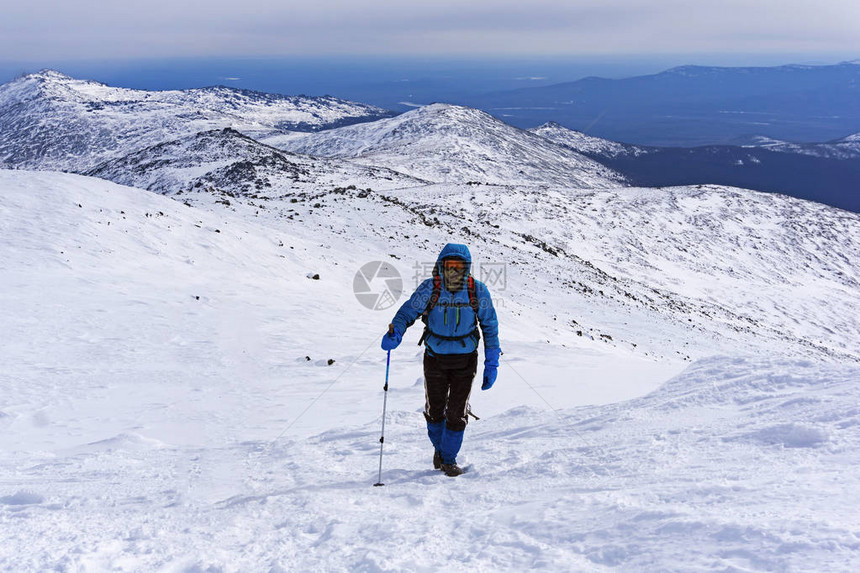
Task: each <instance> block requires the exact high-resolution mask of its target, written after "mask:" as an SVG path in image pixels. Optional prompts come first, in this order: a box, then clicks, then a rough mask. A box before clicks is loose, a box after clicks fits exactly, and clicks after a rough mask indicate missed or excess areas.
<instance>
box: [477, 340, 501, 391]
mask: <svg viewBox="0 0 860 573" xmlns="http://www.w3.org/2000/svg"><path fill="white" fill-rule="evenodd" d="M501 354H502V349H501V348H485V349H484V383H483V384H481V390H489V389H490V388H492V387H493V384H495V383H496V376H498V368H499V356H501Z"/></svg>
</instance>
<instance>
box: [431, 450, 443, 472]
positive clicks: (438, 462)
mask: <svg viewBox="0 0 860 573" xmlns="http://www.w3.org/2000/svg"><path fill="white" fill-rule="evenodd" d="M433 469H437V470H440V469H442V452H440V451H439V450H436V451H435V452H433Z"/></svg>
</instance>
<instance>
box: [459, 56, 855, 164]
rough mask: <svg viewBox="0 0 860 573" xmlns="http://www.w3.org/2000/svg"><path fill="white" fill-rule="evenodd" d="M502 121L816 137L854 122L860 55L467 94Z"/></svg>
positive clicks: (732, 140) (614, 132) (592, 130)
mask: <svg viewBox="0 0 860 573" xmlns="http://www.w3.org/2000/svg"><path fill="white" fill-rule="evenodd" d="M458 103H463V104H465V105H469V106H472V107H476V108H479V109H483V110H484V111H487V112H489V113H491V114H492V115H494V116H496V117H498V118H500V119H502V120H504V121H505V122H507V123H509V124H511V125H515V126H518V127H523V128H531V127H536V126H538V125H541V124H543V123H546V122H549V121H555V122H557V123H559V124H561V125H564V126H565V127H568V128H571V129H576V130H578V131H583V132H586V133H589V134H591V135H596V136H599V137H603V138H606V139H611V140H615V141H625V142H629V143H636V144H642V145H653V146H676V147H692V146H700V145H714V144H726V145H744V144H748V143H752V142H754V141H755V140H756V138H758V137H760V136H766V137H769V138H773V139H778V140H786V141H795V142H821V141H832V140H837V139H840V138H844V137H845V136H847V135H850V134H852V133H857V132H860V61H854V62H845V63H842V64H838V65H830V66H796V65H791V66H780V67H759V68H756V67H746V68H743V67H740V68H721V67H701V66H684V67H679V68H674V69H671V70H668V71H665V72H662V73H659V74H654V75H648V76H639V77H633V78H626V79H604V78H595V77H592V78H585V79H581V80H578V81H575V82H568V83H561V84H556V85H552V86H546V87H538V88H526V89H520V90H515V91H506V92H499V93H491V94H486V95H483V96H476V97H470V98H463V99H462V100H459V102H458Z"/></svg>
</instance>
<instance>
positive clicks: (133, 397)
mask: <svg viewBox="0 0 860 573" xmlns="http://www.w3.org/2000/svg"><path fill="white" fill-rule="evenodd" d="M446 190H447V191H446ZM183 198H184V199H189V203H191V205H192V206H191V207H187V206H185V205H183V204H182V203H180V202H178V201H174V200H171V199H169V198H166V197H163V196H159V195H157V194H154V193H148V192H145V191H140V190H135V189H130V188H125V187H120V186H117V185H115V184H112V183H109V182H106V181H102V180H99V179H95V178H88V177H81V176H73V175H67V174H55V173H28V172H23V171H15V172H10V171H0V234H2V235H3V237H4V240H3V241H2V242H0V329H2V331H3V332H4V336H5V339H4V340H5V342H4V344H2V345H0V361H2V363H3V364H4V368H3V369H2V371H0V390H2V391H0V430H2V431H0V569H4V570H15V571H22V570H23V571H41V570H84V569H86V570H94V571H109V570H110V571H140V570H147V571H151V570H155V571H158V570H162V571H207V570H208V571H258V570H263V571H317V570H327V571H344V572H346V571H362V570H366V571H386V570H392V571H407V570H448V569H473V570H476V571H482V570H487V571H490V570H492V571H511V572H514V571H517V572H519V571H525V570H538V571H552V572H556V571H579V570H582V571H611V570H630V571H681V570H698V571H743V570H756V571H759V570H761V571H764V570H771V571H775V570H778V571H853V570H855V569H857V568H858V567H860V545H858V542H857V531H856V516H855V514H854V512H853V510H852V509H851V508H854V507H856V506H857V504H858V501H860V500H858V494H857V492H858V491H860V487H858V486H860V476H858V474H857V472H856V471H855V468H856V467H857V466H858V463H860V457H858V452H860V417H858V416H860V414H858V409H857V402H858V399H860V393H858V392H860V391H858V388H860V367H858V366H857V363H856V361H852V360H851V356H852V355H855V356H856V349H857V348H858V344H857V336H858V334H857V333H858V330H860V329H857V328H856V324H854V323H853V322H851V321H853V320H854V319H853V318H851V317H850V316H846V317H843V320H845V321H846V322H845V323H844V324H842V325H838V324H837V323H833V324H832V325H831V332H830V333H829V334H828V336H829V337H830V338H829V339H826V340H825V341H824V344H819V343H814V344H810V345H804V344H802V343H800V342H798V340H797V336H798V333H797V332H796V331H799V330H805V329H806V328H807V327H808V328H809V329H811V331H812V332H813V333H814V335H815V336H819V335H823V334H822V332H821V331H822V330H823V329H821V328H820V327H819V325H818V323H817V322H816V321H818V322H819V323H823V322H825V321H829V320H831V319H832V315H835V314H836V313H837V312H842V313H844V314H849V305H851V304H854V308H856V303H852V302H851V301H853V300H855V298H856V297H857V296H858V295H857V290H858V289H857V288H856V282H851V281H856V271H854V269H855V268H857V266H858V265H857V264H856V261H857V260H858V254H857V250H856V245H857V233H858V228H860V223H858V220H857V217H855V216H852V215H851V214H845V213H844V212H842V211H838V210H834V209H828V208H826V207H822V206H818V205H814V204H809V203H804V202H801V201H795V200H792V199H788V198H784V197H779V196H772V195H760V194H754V193H749V192H746V191H742V190H732V189H723V188H704V189H692V188H684V189H671V190H663V191H657V190H639V189H620V190H616V191H594V192H576V193H572V192H570V191H566V190H563V189H562V190H559V189H556V190H549V191H545V192H542V191H535V190H534V189H519V190H517V189H516V188H506V187H493V186H449V187H445V186H431V187H427V188H423V189H422V188H413V189H410V190H408V192H407V191H406V190H404V191H402V194H401V195H399V196H397V197H395V196H393V195H388V194H381V193H378V192H367V191H364V192H362V191H361V190H342V191H341V192H340V193H335V192H332V193H324V194H321V195H320V196H319V197H316V198H314V199H313V201H315V203H314V204H313V206H312V205H311V204H310V200H308V201H304V200H299V201H298V202H297V203H290V205H292V206H293V208H294V209H295V212H294V214H293V215H294V218H292V219H290V218H285V217H283V216H281V214H279V213H272V214H270V215H269V216H267V217H263V216H260V217H255V216H254V211H253V210H252V209H254V208H253V206H251V205H250V204H249V203H250V202H246V201H245V198H242V197H239V198H237V200H236V201H234V202H233V204H232V205H231V206H229V207H227V206H225V205H223V204H215V203H214V200H212V196H211V195H209V194H206V193H203V192H199V191H192V192H188V193H186V194H184V196H183ZM431 199H432V201H431ZM491 200H492V202H491ZM207 201H209V202H207ZM515 207H516V208H515ZM565 207H567V211H565ZM431 209H434V210H435V211H432V212H431ZM553 210H554V211H555V212H556V216H555V218H552V219H550V218H549V216H548V215H547V213H550V212H552V211H553ZM272 211H275V210H274V209H272ZM504 213H510V215H509V217H510V218H509V219H506V218H504ZM561 213H563V215H559V214H561ZM636 213H639V215H638V217H639V219H638V220H637V219H636V216H635V214H636ZM562 223H563V224H562ZM419 225H420V226H419ZM494 225H498V226H499V227H498V228H496V227H495V226H494ZM463 226H468V227H469V228H470V231H469V232H466V231H464V230H462V227H463ZM634 229H639V233H638V235H637V236H632V233H633V230H634ZM341 233H343V234H341ZM446 240H464V241H467V242H469V243H470V245H471V246H472V248H473V252H474V253H475V255H476V258H477V259H478V260H477V261H476V263H478V265H480V263H482V262H488V261H489V262H497V263H498V262H505V263H507V264H508V268H509V271H510V272H509V273H508V274H507V276H506V279H507V284H506V285H504V284H501V283H498V282H496V283H494V284H493V285H492V286H491V288H492V289H493V293H494V295H495V300H496V305H497V308H498V311H499V314H500V322H501V325H502V332H501V334H502V341H503V345H504V349H505V355H504V356H503V357H502V365H501V369H500V377H499V381H498V382H497V384H496V386H495V387H494V388H493V389H492V390H491V391H489V392H480V391H477V390H476V392H475V393H473V396H472V400H471V403H472V406H473V409H474V410H475V411H476V412H477V413H478V414H479V415H480V416H481V420H479V421H474V422H472V423H471V424H470V426H469V428H468V429H467V438H466V442H465V445H464V449H463V452H462V453H461V456H460V458H461V463H462V464H463V465H465V466H466V467H467V468H468V471H467V473H466V474H465V475H463V476H461V477H460V478H456V479H450V478H446V477H445V476H443V475H442V474H441V473H439V472H436V471H434V470H432V468H431V464H430V458H431V455H432V451H430V447H429V445H428V443H427V440H426V436H425V434H424V431H423V429H422V428H423V424H424V419H423V416H422V415H421V413H420V410H421V408H422V406H423V401H424V392H423V387H422V380H421V352H420V349H419V348H417V347H415V346H414V342H415V340H417V338H418V332H415V331H416V330H417V328H414V329H411V330H410V332H409V333H408V336H407V338H406V340H405V341H404V343H403V345H402V346H401V347H400V348H398V349H397V350H395V351H394V352H392V355H391V378H390V391H389V396H388V398H387V400H388V418H387V424H386V433H385V437H386V439H385V444H384V448H385V450H384V452H385V457H384V459H383V462H384V466H383V470H384V471H383V478H382V479H383V481H384V482H385V484H386V485H385V486H384V487H376V488H374V487H372V484H373V483H374V482H376V480H377V469H378V463H379V457H378V456H379V448H380V445H379V441H378V440H379V430H380V423H381V419H380V414H381V407H382V399H383V396H382V394H383V393H382V385H383V380H384V374H385V355H384V353H382V352H381V351H380V350H379V346H378V344H379V336H380V335H381V334H382V332H383V331H384V326H385V324H387V322H388V319H389V318H390V314H391V313H393V309H388V310H387V311H385V312H375V311H371V310H368V309H366V308H364V307H363V306H361V305H360V304H358V302H357V301H356V300H355V298H354V296H353V292H352V288H353V278H354V275H355V271H356V270H357V268H358V267H359V266H361V265H362V264H364V263H365V262H368V261H372V260H381V259H384V260H388V261H391V262H392V263H393V264H395V265H397V266H398V268H400V271H401V275H403V277H404V283H405V285H404V286H406V288H409V287H410V286H411V285H412V277H411V275H410V272H411V271H412V270H413V268H414V265H415V264H416V263H420V262H421V261H424V260H432V259H430V257H434V256H435V253H436V251H438V248H439V246H440V244H441V243H443V242H445V241H446ZM748 241H749V243H748ZM684 248H687V249H689V250H688V251H685V250H684ZM649 250H651V252H652V255H653V257H654V259H653V261H652V260H651V259H650V257H644V255H643V253H646V252H648V251H649ZM729 251H731V252H729ZM743 253H746V255H744V254H743ZM496 257H498V258H496ZM639 257H642V258H639ZM643 259H646V260H643ZM649 265H651V266H649ZM652 266H653V268H652ZM476 270H477V271H478V272H480V268H479V266H476ZM691 272H692V273H693V276H690V274H691ZM310 273H319V275H320V278H319V280H312V279H310V278H308V277H307V275H308V274H310ZM574 273H575V274H574ZM706 277H707V278H706ZM743 284H746V285H748V288H746V289H745V290H744V289H741V288H740V285H743ZM649 289H650V290H649ZM600 290H602V291H603V292H599V291H600ZM668 291H673V292H677V293H684V296H686V297H687V300H681V299H680V297H675V296H665V293H667V292H668ZM623 292H627V293H629V294H630V295H633V296H635V297H637V298H639V297H640V296H643V297H644V296H645V295H646V294H648V293H650V294H649V296H650V297H651V298H650V299H645V298H639V300H636V299H633V298H629V297H628V296H624V295H623V294H622V293H623ZM693 297H698V299H699V300H698V301H694V302H691V301H692V299H693ZM819 298H821V300H818V299H819ZM744 300H746V301H747V304H749V301H751V300H752V301H758V303H759V305H760V308H759V309H758V310H757V311H756V312H757V316H756V320H757V321H758V322H759V324H749V322H748V321H745V320H744V319H742V318H739V319H732V320H728V321H727V316H728V315H726V314H719V313H718V312H715V309H718V308H719V307H720V306H721V305H722V306H731V307H732V308H731V309H730V310H732V311H738V309H736V308H734V307H735V306H737V305H738V304H743V302H744ZM829 305H837V306H836V308H835V309H833V310H832V311H829V310H827V307H828V306H829ZM839 305H841V306H839ZM702 309H705V310H707V311H708V312H709V313H710V314H711V315H712V316H710V317H709V316H706V315H705V314H704V313H703V312H701V310H702ZM746 310H750V307H747V309H746ZM753 310H755V309H753ZM738 312H741V311H738ZM818 313H822V314H821V315H819V314H818ZM828 313H830V314H828ZM572 316H576V317H577V318H578V319H579V320H580V321H581V323H582V324H581V325H579V328H580V329H581V330H582V331H584V332H583V334H584V336H578V335H577V333H576V331H575V328H577V326H576V325H571V324H569V322H568V320H569V317H572ZM780 316H782V317H788V316H791V317H792V320H794V321H796V323H795V324H794V325H792V324H790V323H787V325H786V329H787V330H788V332H786V333H779V334H776V333H773V332H769V331H768V329H769V328H770V327H771V326H773V325H774V324H776V322H775V321H776V320H777V319H778V317H780ZM687 317H689V318H690V319H692V320H693V323H692V324H691V325H690V323H687ZM786 321H787V319H786ZM685 323H687V325H685ZM721 324H722V326H720V325H721ZM744 324H749V329H748V330H746V331H743V332H738V331H736V330H735V327H736V326H743V325H744ZM590 326H591V327H594V328H595V330H593V331H592V330H590V328H589V327H590ZM792 327H794V328H795V331H794V332H792V331H790V330H791V328H792ZM590 333H593V336H588V335H587V334H590ZM600 334H606V335H609V334H612V335H614V337H611V338H610V339H607V338H606V337H603V336H600ZM661 337H662V339H661V340H659V341H658V340H657V339H658V338H661ZM649 339H653V340H649ZM625 340H637V341H639V342H640V343H641V344H640V345H639V346H638V347H636V348H634V347H632V345H631V344H629V343H625V342H624V341H625ZM685 341H686V342H687V343H688V344H685V343H684V342H685ZM656 342H659V343H660V344H663V345H665V346H666V348H665V349H664V352H663V355H664V358H661V359H656V353H655V352H654V348H655V343H656ZM840 344H842V345H843V346H846V348H842V347H841V346H840ZM714 351H719V352H720V353H722V354H724V356H718V357H709V358H708V357H705V356H706V355H707V354H712V353H714ZM837 351H838V352H837ZM677 352H683V353H688V354H691V357H692V358H693V359H695V362H694V363H693V364H688V363H685V362H683V361H681V360H679V359H678V358H674V359H673V358H672V356H676V357H677V356H678V355H677V354H676V353H677ZM646 353H647V354H648V355H646ZM791 356H794V358H791ZM836 356H839V357H841V360H842V363H841V364H840V363H838V362H835V361H833V358H834V357H836ZM819 358H824V359H826V361H819V360H818V359H819ZM330 360H334V362H331V363H330ZM685 368H686V369H685Z"/></svg>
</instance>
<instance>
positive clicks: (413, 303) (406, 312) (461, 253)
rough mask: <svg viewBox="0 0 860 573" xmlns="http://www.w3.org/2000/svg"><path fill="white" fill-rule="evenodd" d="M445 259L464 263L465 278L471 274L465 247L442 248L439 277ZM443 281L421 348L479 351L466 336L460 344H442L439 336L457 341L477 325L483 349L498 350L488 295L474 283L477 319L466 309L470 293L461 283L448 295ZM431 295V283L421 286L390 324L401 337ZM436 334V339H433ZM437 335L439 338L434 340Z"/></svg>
mask: <svg viewBox="0 0 860 573" xmlns="http://www.w3.org/2000/svg"><path fill="white" fill-rule="evenodd" d="M448 258H458V259H462V260H463V261H465V262H466V276H467V277H468V276H469V275H470V274H471V268H472V256H471V254H470V253H469V248H468V247H467V246H466V245H458V244H455V243H449V244H447V245H445V247H444V248H443V249H442V252H441V253H439V258H438V259H436V268H435V271H434V273H435V274H439V275H441V274H442V261H443V260H445V259H448ZM444 283H445V281H444V280H443V281H442V289H441V290H440V292H439V300H438V301H437V302H436V306H434V307H433V310H431V311H430V314H429V316H428V317H427V326H428V327H429V330H430V332H431V334H428V335H427V337H426V338H425V339H424V345H425V347H426V348H427V351H428V352H429V353H430V354H469V353H472V352H474V351H475V350H476V349H477V347H478V341H477V337H473V336H467V337H465V338H462V339H461V340H444V339H442V338H439V336H447V337H459V336H463V335H467V334H469V333H470V332H472V331H473V330H475V329H476V328H477V327H478V325H479V324H480V327H481V332H482V333H483V335H484V348H485V349H486V348H498V347H499V323H498V320H497V319H496V309H495V308H493V300H492V298H490V291H489V290H487V287H486V285H485V284H484V283H482V282H481V281H478V280H475V295H476V298H477V299H478V313H477V314H478V316H477V320H476V317H475V311H474V310H472V307H471V306H470V305H469V292H468V288H467V286H466V283H465V281H464V284H463V288H461V289H460V290H459V291H457V292H450V291H449V290H448V289H447V288H445V284H444ZM432 294H433V279H432V278H430V279H427V280H425V281H424V282H422V283H421V284H420V285H419V286H418V288H417V289H415V292H414V293H412V296H411V297H409V300H407V301H406V302H405V303H403V305H402V306H401V307H400V310H398V311H397V314H395V315H394V319H393V320H392V321H391V323H392V324H393V325H394V328H396V329H397V331H398V332H399V333H400V334H401V335H402V334H403V333H404V332H406V329H407V328H409V327H410V326H412V323H414V322H415V320H416V319H417V318H419V317H420V316H421V315H422V313H423V312H424V309H425V308H427V303H428V302H430V296H431V295H432ZM434 334H435V335H434ZM436 335H439V336H436Z"/></svg>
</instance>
